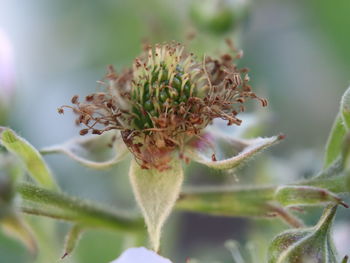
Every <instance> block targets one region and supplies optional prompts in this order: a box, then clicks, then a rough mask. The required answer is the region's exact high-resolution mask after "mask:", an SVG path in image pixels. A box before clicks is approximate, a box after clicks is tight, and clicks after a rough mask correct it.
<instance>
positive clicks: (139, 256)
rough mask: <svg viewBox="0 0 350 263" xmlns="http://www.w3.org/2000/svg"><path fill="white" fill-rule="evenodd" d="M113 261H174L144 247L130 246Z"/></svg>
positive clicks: (169, 262) (130, 262)
mask: <svg viewBox="0 0 350 263" xmlns="http://www.w3.org/2000/svg"><path fill="white" fill-rule="evenodd" d="M111 263H172V262H171V261H170V260H169V259H166V258H163V257H161V256H159V255H158V254H157V253H155V252H154V251H152V250H148V249H146V248H144V247H138V248H129V249H128V250H126V251H124V253H123V254H122V255H121V256H120V257H119V258H117V259H116V260H114V261H113V262H111Z"/></svg>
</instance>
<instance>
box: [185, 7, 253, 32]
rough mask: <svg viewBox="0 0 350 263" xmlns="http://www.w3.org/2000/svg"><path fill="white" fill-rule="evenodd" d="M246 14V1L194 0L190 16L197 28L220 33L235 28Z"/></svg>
mask: <svg viewBox="0 0 350 263" xmlns="http://www.w3.org/2000/svg"><path fill="white" fill-rule="evenodd" d="M246 14H247V1H239V3H238V1H232V0H194V1H193V2H192V5H191V7H190V16H191V19H192V21H193V22H194V23H195V25H196V26H198V28H200V29H203V30H205V31H208V32H211V33H216V34H222V33H226V32H229V31H230V30H233V29H235V26H236V25H237V24H238V23H239V22H240V20H242V18H244V17H245V16H246Z"/></svg>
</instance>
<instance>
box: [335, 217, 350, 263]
mask: <svg viewBox="0 0 350 263" xmlns="http://www.w3.org/2000/svg"><path fill="white" fill-rule="evenodd" d="M333 237H334V243H335V247H336V248H337V250H338V253H339V255H340V257H341V258H342V257H344V256H345V255H349V253H350V249H349V244H350V224H349V223H348V222H339V223H336V224H335V225H334V230H333Z"/></svg>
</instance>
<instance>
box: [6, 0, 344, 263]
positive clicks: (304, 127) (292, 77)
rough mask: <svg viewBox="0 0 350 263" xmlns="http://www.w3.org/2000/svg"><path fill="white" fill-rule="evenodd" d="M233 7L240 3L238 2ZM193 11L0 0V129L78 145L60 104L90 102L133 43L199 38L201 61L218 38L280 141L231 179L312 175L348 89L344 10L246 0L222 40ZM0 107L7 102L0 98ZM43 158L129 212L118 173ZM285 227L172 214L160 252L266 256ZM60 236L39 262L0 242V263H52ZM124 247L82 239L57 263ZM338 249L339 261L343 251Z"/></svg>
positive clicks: (195, 175) (201, 178) (181, 4)
mask: <svg viewBox="0 0 350 263" xmlns="http://www.w3.org/2000/svg"><path fill="white" fill-rule="evenodd" d="M204 2H206V1H204ZM204 2H203V3H204ZM233 2H239V3H240V4H242V3H243V4H245V3H244V2H245V1H244V0H239V1H238V0H237V1H233ZM190 5H191V1H185V0H178V1H171V0H144V1H141V0H128V1H126V0H124V1H122V0H100V1H93V0H85V1H83V0H75V1H69V0H60V1H47V0H27V1H20V0H1V7H0V29H1V30H2V31H4V32H5V33H6V34H7V36H8V38H9V40H10V42H11V46H12V50H13V54H14V72H15V78H14V83H15V85H14V86H13V88H14V94H13V97H12V98H7V97H6V98H5V99H4V101H5V100H7V101H8V102H9V101H10V100H11V103H8V110H7V113H6V114H7V118H6V120H5V119H4V118H2V119H1V120H2V122H3V123H0V124H1V125H8V126H10V127H11V128H13V129H14V130H15V131H17V132H18V133H19V134H20V135H21V136H23V137H24V138H26V139H27V140H28V141H30V142H31V143H32V144H33V145H34V146H36V147H38V148H41V147H43V146H47V145H52V144H55V143H59V142H63V141H65V140H67V139H69V138H71V137H73V136H77V134H78V128H76V127H75V126H74V125H72V123H73V119H74V116H73V115H72V114H65V115H64V117H62V116H60V115H58V114H57V110H56V109H57V107H59V106H61V105H63V104H66V103H68V102H69V100H70V98H71V96H72V95H74V94H81V95H84V94H88V93H89V92H92V91H94V90H95V88H96V86H97V84H96V81H97V80H100V79H102V78H103V76H104V74H105V72H106V66H107V65H109V64H113V65H115V67H116V68H117V69H118V70H120V69H122V68H124V67H128V66H130V65H131V63H132V60H133V58H134V57H135V56H136V55H138V54H139V53H140V50H141V43H142V41H144V40H146V41H150V42H152V43H155V42H164V41H169V40H176V41H180V42H186V43H187V42H188V39H187V37H186V36H188V34H190V33H192V32H194V31H196V34H197V37H198V39H199V41H198V40H196V39H195V40H193V49H194V51H195V52H196V51H198V52H199V53H200V52H202V51H203V49H206V50H208V52H215V51H216V50H217V49H220V47H221V45H222V43H223V42H224V38H225V37H234V38H236V39H237V45H238V46H239V48H242V49H243V50H244V58H243V59H242V61H241V62H240V65H242V66H247V67H249V68H250V69H251V73H250V77H251V80H252V86H253V87H254V90H255V91H256V92H257V93H258V94H259V95H262V96H265V97H267V98H268V99H269V107H268V109H267V110H266V109H258V111H259V113H262V112H263V111H267V112H268V114H269V120H268V121H266V124H265V125H264V129H263V132H262V134H261V135H265V136H268V135H273V134H278V133H284V134H286V135H287V139H286V140H285V141H284V142H283V143H281V144H280V145H278V146H277V147H275V148H274V149H273V150H272V151H269V154H268V153H264V155H263V156H260V157H259V158H258V159H257V160H255V162H253V164H252V166H253V167H251V166H250V167H248V168H246V169H243V170H240V171H239V172H238V173H237V175H238V177H239V178H241V179H242V180H243V181H244V180H245V179H244V176H247V177H248V178H250V179H251V180H252V181H254V182H256V183H262V182H266V183H278V182H285V181H291V180H293V179H295V178H302V177H305V176H308V175H310V174H312V172H313V171H315V170H317V169H318V168H320V167H321V165H322V154H323V152H322V151H323V148H324V145H325V142H326V139H327V135H328V133H329V130H330V127H331V125H332V122H333V119H334V117H335V115H336V113H337V111H338V105H339V100H340V97H341V94H342V93H343V92H344V91H345V89H346V88H347V86H348V84H349V72H350V48H349V47H350V16H349V12H350V2H349V1H348V0H338V1H336V2H332V1H326V0H317V1H316V0H310V1H302V0H299V1H298V0H295V1H289V0H285V1H277V0H261V1H250V2H249V6H248V7H247V10H245V11H244V14H241V15H242V17H241V18H240V21H236V23H235V24H234V25H233V30H232V31H230V32H228V33H225V34H223V33H218V32H216V33H212V32H209V31H206V30H205V29H203V28H201V27H197V26H196V25H195V24H194V23H193V21H192V20H191V17H190V9H191V8H190ZM242 12H243V11H242ZM1 96H3V97H5V95H4V91H3V90H2V89H1V87H0V97H1ZM11 96H12V95H11ZM0 101H1V100H0ZM3 103H4V102H3ZM5 104H6V103H5ZM0 108H1V107H0ZM46 159H47V161H48V162H49V164H50V166H51V168H52V170H53V171H54V174H55V176H56V178H57V180H58V182H59V184H60V185H61V187H62V189H64V190H65V191H66V192H68V193H70V194H72V195H76V196H80V197H83V198H89V199H92V200H97V201H100V202H103V203H106V204H110V205H113V206H117V207H120V208H123V209H135V206H136V205H135V202H134V199H133V196H132V193H131V188H130V186H129V182H128V178H127V169H128V168H127V165H126V164H127V162H124V163H123V164H121V165H118V166H117V167H116V168H115V169H113V170H110V171H103V172H101V171H91V170H89V169H87V168H84V167H81V166H80V165H78V164H76V163H74V162H73V161H71V160H69V159H68V158H67V157H65V156H48V157H47V158H46ZM194 168H196V169H191V170H190V171H191V173H187V179H186V180H187V182H186V183H187V184H191V183H192V184H194V183H196V184H208V183H212V184H214V183H215V184H220V183H222V182H223V180H224V179H223V178H222V177H219V178H218V176H217V175H214V174H213V173H212V172H210V171H209V172H208V171H206V170H205V169H203V168H202V167H194ZM232 181H234V179H233V178H228V179H225V182H232ZM312 211H317V212H318V213H315V216H314V217H312V216H311V217H308V218H307V222H308V223H310V224H311V223H313V222H315V221H316V220H317V218H318V215H319V212H320V210H319V209H314V210H312ZM28 218H29V220H31V221H33V224H36V226H37V227H36V228H37V231H38V232H40V231H41V230H42V229H44V225H45V224H53V223H51V222H52V221H51V220H49V219H40V220H37V219H35V218H33V217H28ZM349 219H350V218H349V216H348V215H347V218H346V213H342V211H340V213H339V215H338V217H337V222H338V223H337V224H338V225H336V229H335V231H338V232H339V234H337V233H338V232H337V233H336V240H338V241H337V242H339V243H340V244H341V243H343V244H344V242H345V241H344V240H346V239H347V238H348V239H347V240H349V236H350V224H349ZM283 228H285V226H284V225H283V224H282V223H279V222H278V221H267V220H248V219H235V218H233V219H232V218H215V217H209V216H204V215H196V214H191V213H178V212H175V213H174V214H173V215H172V216H171V218H170V220H169V221H168V223H167V225H166V230H165V234H164V237H163V241H162V242H163V251H162V252H163V254H164V255H165V256H167V257H169V258H171V259H172V260H173V261H174V262H185V260H186V258H196V259H198V260H200V262H232V261H233V260H232V258H231V256H230V253H229V251H228V250H227V249H225V247H224V242H225V241H226V240H227V239H237V240H239V241H240V242H241V243H242V244H245V243H246V242H247V241H248V240H252V241H253V243H254V242H255V245H256V246H257V248H258V249H257V250H256V251H259V253H262V255H263V253H264V249H265V248H266V245H267V244H268V242H269V241H270V240H271V238H272V237H273V235H275V234H277V233H278V232H279V231H280V230H281V229H283ZM337 229H341V230H337ZM66 231H67V224H65V223H55V232H52V233H47V232H45V231H42V232H43V233H42V234H41V237H40V238H41V239H42V242H41V246H42V247H41V248H42V250H41V251H43V253H42V254H41V255H40V256H39V258H38V259H36V260H34V259H32V258H31V256H30V255H29V254H28V253H27V252H26V250H25V248H24V247H22V245H21V244H19V243H17V242H16V241H13V240H12V239H10V238H8V237H7V236H5V235H4V233H3V232H0V262H1V263H8V262H15V263H22V262H23V263H25V262H46V263H47V262H58V261H59V260H58V259H59V256H60V255H61V253H62V247H63V239H64V235H65V233H66ZM344 232H348V235H344ZM51 234H52V235H51ZM339 240H341V241H339ZM124 241H125V239H124V237H122V236H121V235H118V234H115V233H108V232H104V231H97V230H96V231H88V232H87V233H86V234H84V236H83V238H82V240H81V242H80V243H79V245H78V247H77V249H76V251H75V252H74V253H73V255H72V256H71V257H70V258H69V259H67V260H66V262H81V263H96V262H108V261H111V260H112V259H114V258H116V257H117V256H118V255H119V254H120V253H121V252H122V251H123V250H124V249H125V248H126V247H127V245H126V244H125V242H124ZM349 242H350V241H349ZM44 246H45V247H44ZM339 249H340V250H341V253H342V254H344V253H345V249H346V248H344V247H339ZM347 249H348V248H347Z"/></svg>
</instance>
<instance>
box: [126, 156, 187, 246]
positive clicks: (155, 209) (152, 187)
mask: <svg viewBox="0 0 350 263" xmlns="http://www.w3.org/2000/svg"><path fill="white" fill-rule="evenodd" d="M170 166H171V168H170V169H167V170H165V171H158V170H156V169H142V168H141V167H140V165H139V164H138V163H137V162H136V161H135V160H133V161H132V162H131V166H130V171H129V177H130V182H131V185H132V188H133V192H134V195H135V198H136V201H137V203H138V205H139V207H140V208H141V211H142V214H143V216H144V219H145V222H146V225H147V229H148V234H149V238H150V242H151V246H152V249H153V250H155V251H158V250H159V246H160V237H161V229H162V226H163V224H164V222H165V220H166V219H167V217H168V216H169V214H170V212H171V210H172V208H173V206H174V205H175V202H176V200H177V198H178V196H179V193H180V189H181V185H182V182H183V168H182V165H181V161H180V160H173V161H172V162H171V163H170Z"/></svg>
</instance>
